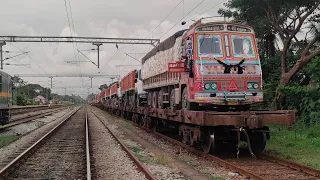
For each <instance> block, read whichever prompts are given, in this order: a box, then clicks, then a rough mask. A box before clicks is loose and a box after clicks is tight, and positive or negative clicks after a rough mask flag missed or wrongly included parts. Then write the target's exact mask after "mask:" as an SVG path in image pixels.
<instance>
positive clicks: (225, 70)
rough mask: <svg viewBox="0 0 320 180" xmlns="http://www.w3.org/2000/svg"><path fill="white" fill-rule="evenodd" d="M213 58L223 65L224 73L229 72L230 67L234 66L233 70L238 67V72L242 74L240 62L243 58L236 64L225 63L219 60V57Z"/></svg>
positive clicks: (241, 62)
mask: <svg viewBox="0 0 320 180" xmlns="http://www.w3.org/2000/svg"><path fill="white" fill-rule="evenodd" d="M214 59H215V60H217V61H218V63H219V64H221V65H223V66H224V73H225V74H230V72H231V68H234V70H235V71H236V70H237V69H236V67H237V68H238V74H243V67H241V64H243V63H244V61H245V59H242V60H241V61H240V62H239V63H238V64H234V65H232V64H226V63H224V62H222V61H220V60H219V59H216V58H214Z"/></svg>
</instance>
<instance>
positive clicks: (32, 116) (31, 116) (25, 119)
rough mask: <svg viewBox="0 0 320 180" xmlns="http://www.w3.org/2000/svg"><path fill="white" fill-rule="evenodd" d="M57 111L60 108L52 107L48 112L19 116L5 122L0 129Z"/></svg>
mask: <svg viewBox="0 0 320 180" xmlns="http://www.w3.org/2000/svg"><path fill="white" fill-rule="evenodd" d="M59 111H61V108H58V109H53V110H51V111H49V112H45V113H39V114H34V115H30V116H27V117H21V118H18V119H15V120H13V121H11V122H10V123H9V124H5V125H3V126H0V130H1V129H6V128H9V127H12V126H16V125H19V124H22V123H26V122H29V121H32V120H35V119H38V118H42V117H45V116H48V115H51V114H53V113H55V112H59Z"/></svg>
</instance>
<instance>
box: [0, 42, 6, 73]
mask: <svg viewBox="0 0 320 180" xmlns="http://www.w3.org/2000/svg"><path fill="white" fill-rule="evenodd" d="M4 45H6V42H5V41H0V61H1V70H2V69H3V58H2V46H4Z"/></svg>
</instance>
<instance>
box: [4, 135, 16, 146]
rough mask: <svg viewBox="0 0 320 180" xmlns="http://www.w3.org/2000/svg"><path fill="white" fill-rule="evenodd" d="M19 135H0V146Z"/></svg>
mask: <svg viewBox="0 0 320 180" xmlns="http://www.w3.org/2000/svg"><path fill="white" fill-rule="evenodd" d="M18 137H19V136H0V148H2V147H4V146H6V145H8V144H10V143H11V142H12V141H14V140H16V139H17V138H18Z"/></svg>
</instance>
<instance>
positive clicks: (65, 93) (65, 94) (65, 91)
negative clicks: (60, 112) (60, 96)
mask: <svg viewBox="0 0 320 180" xmlns="http://www.w3.org/2000/svg"><path fill="white" fill-rule="evenodd" d="M66 96H67V88H64V101H66Z"/></svg>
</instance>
